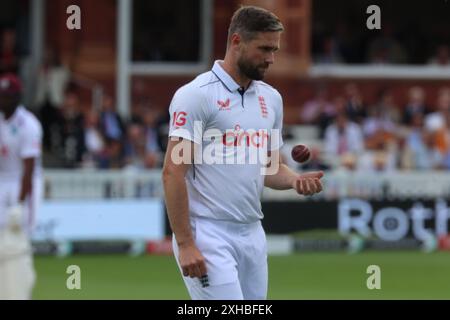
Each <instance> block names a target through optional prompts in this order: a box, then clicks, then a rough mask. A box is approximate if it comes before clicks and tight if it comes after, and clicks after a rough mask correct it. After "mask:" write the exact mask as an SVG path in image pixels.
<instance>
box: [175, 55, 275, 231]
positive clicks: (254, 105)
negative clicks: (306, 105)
mask: <svg viewBox="0 0 450 320" xmlns="http://www.w3.org/2000/svg"><path fill="white" fill-rule="evenodd" d="M221 63H222V62H221V61H216V62H215V63H214V66H213V68H212V70H210V71H208V72H205V73H203V74H201V75H199V76H198V77H197V78H195V79H194V80H193V81H191V82H190V83H188V84H186V85H184V86H183V87H181V88H180V89H178V90H177V92H176V93H175V95H174V97H173V99H172V102H171V105H170V118H171V119H170V131H169V136H170V137H182V138H184V139H188V140H190V141H193V142H194V143H195V144H196V148H197V151H196V156H199V155H200V157H197V158H196V160H195V161H196V162H195V163H194V165H192V166H191V167H190V168H189V170H188V172H187V174H186V184H187V189H188V196H189V211H190V214H191V215H192V216H197V217H207V218H213V219H218V220H228V221H237V222H243V223H250V222H255V221H258V220H260V219H262V218H263V213H262V211H261V200H260V197H261V193H262V190H263V187H264V175H263V174H262V172H263V167H264V166H265V164H266V163H267V162H264V159H263V157H265V156H266V155H267V152H268V151H269V150H276V149H279V148H280V147H281V146H282V144H283V141H282V138H281V129H282V122H283V103H282V98H281V95H280V94H279V93H278V91H277V90H275V89H274V88H273V87H271V86H269V85H267V84H266V83H264V82H262V81H252V82H251V84H250V86H249V87H248V88H247V90H245V92H244V91H243V90H242V89H241V88H240V86H239V85H238V84H237V83H236V82H235V81H234V80H233V79H232V77H231V76H230V75H229V74H228V73H227V72H226V71H225V70H224V69H223V68H222V67H221ZM272 129H276V130H272ZM277 130H278V132H275V131H277ZM276 133H278V134H276ZM255 155H258V157H259V156H261V161H256V162H255V161H254V160H255ZM211 159H212V160H211ZM258 159H259V158H258Z"/></svg>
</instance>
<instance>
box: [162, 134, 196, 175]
mask: <svg viewBox="0 0 450 320" xmlns="http://www.w3.org/2000/svg"><path fill="white" fill-rule="evenodd" d="M193 158H194V143H193V142H192V141H190V140H188V139H183V138H179V137H169V142H168V144H167V151H166V155H165V159H164V168H163V172H164V174H165V175H167V174H175V175H182V176H185V175H186V172H187V171H188V169H189V168H190V166H191V165H192V163H193Z"/></svg>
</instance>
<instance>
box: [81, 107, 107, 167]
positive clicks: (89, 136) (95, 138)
mask: <svg viewBox="0 0 450 320" xmlns="http://www.w3.org/2000/svg"><path fill="white" fill-rule="evenodd" d="M84 120H85V121H84V145H85V148H86V149H85V152H84V154H83V163H82V165H83V167H91V168H92V167H97V163H99V162H102V158H104V157H105V141H104V139H103V135H102V133H101V131H100V125H99V124H100V121H99V115H98V113H97V111H95V110H92V111H90V112H87V114H86V116H85V118H84Z"/></svg>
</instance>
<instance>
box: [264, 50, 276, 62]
mask: <svg viewBox="0 0 450 320" xmlns="http://www.w3.org/2000/svg"><path fill="white" fill-rule="evenodd" d="M274 62H275V53H274V52H270V53H269V54H268V55H267V57H266V63H267V64H273V63H274Z"/></svg>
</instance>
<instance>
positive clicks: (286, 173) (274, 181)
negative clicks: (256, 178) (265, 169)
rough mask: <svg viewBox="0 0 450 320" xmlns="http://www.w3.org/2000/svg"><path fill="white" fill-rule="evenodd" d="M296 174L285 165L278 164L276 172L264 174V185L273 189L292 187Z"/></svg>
mask: <svg viewBox="0 0 450 320" xmlns="http://www.w3.org/2000/svg"><path fill="white" fill-rule="evenodd" d="M297 176H298V174H297V173H296V172H295V171H293V170H291V169H290V168H289V167H288V166H287V165H285V164H280V168H279V169H278V172H277V173H276V174H274V175H267V176H265V178H264V185H265V186H266V187H268V188H271V189H275V190H287V189H292V185H293V183H294V180H295V179H296V177H297Z"/></svg>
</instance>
